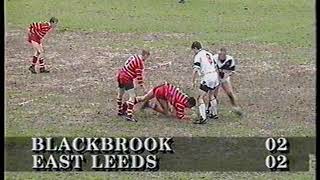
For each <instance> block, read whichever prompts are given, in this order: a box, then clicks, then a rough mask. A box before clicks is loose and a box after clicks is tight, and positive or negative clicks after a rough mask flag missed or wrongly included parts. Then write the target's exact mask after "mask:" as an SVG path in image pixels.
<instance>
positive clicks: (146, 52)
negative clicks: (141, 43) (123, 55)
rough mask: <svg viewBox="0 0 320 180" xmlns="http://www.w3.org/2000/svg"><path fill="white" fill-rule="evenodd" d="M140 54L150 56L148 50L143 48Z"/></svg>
mask: <svg viewBox="0 0 320 180" xmlns="http://www.w3.org/2000/svg"><path fill="white" fill-rule="evenodd" d="M141 54H142V56H145V55H148V56H150V51H147V50H145V49H143V50H142V53H141Z"/></svg>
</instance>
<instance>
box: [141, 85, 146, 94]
mask: <svg viewBox="0 0 320 180" xmlns="http://www.w3.org/2000/svg"><path fill="white" fill-rule="evenodd" d="M140 87H141V91H142V92H143V93H144V94H146V88H145V87H144V85H141V86H140Z"/></svg>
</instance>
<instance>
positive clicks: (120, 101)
mask: <svg viewBox="0 0 320 180" xmlns="http://www.w3.org/2000/svg"><path fill="white" fill-rule="evenodd" d="M117 105H118V113H119V114H121V113H122V98H117Z"/></svg>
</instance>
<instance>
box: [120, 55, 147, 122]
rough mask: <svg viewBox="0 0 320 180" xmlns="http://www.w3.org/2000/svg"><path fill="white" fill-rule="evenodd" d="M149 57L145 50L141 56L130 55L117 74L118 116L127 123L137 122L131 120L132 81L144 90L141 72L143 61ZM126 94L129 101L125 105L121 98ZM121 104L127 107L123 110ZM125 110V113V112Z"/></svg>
mask: <svg viewBox="0 0 320 180" xmlns="http://www.w3.org/2000/svg"><path fill="white" fill-rule="evenodd" d="M149 56H150V52H149V51H146V50H142V53H141V55H132V56H130V57H129V58H128V60H127V61H126V62H125V65H124V67H123V68H122V69H121V70H120V71H119V72H118V77H117V81H118V88H119V90H118V97H117V104H118V115H119V116H122V115H126V119H127V120H128V121H133V122H137V121H136V119H134V118H133V115H132V114H133V106H134V104H135V97H136V93H135V89H134V88H135V87H134V80H135V79H136V80H137V81H138V84H139V85H140V87H141V88H142V89H143V91H144V90H145V88H144V83H143V70H144V61H145V60H146V59H148V57H149ZM125 92H127V93H128V94H129V100H128V101H127V102H126V103H122V98H123V95H124V93H125ZM123 104H126V105H127V107H126V108H123ZM125 110H126V112H125Z"/></svg>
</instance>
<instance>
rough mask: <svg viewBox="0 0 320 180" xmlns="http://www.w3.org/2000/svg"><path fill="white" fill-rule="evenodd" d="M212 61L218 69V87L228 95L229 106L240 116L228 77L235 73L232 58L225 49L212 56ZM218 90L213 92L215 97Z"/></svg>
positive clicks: (234, 64)
mask: <svg viewBox="0 0 320 180" xmlns="http://www.w3.org/2000/svg"><path fill="white" fill-rule="evenodd" d="M213 58H214V60H215V61H216V62H217V65H218V68H219V76H220V86H221V87H222V89H223V90H224V92H225V93H226V94H227V95H228V97H229V99H230V102H231V105H232V106H233V110H234V112H235V113H237V114H238V115H240V116H241V115H242V112H241V110H240V107H239V106H238V105H237V103H236V97H235V95H234V92H233V89H232V86H231V81H230V76H231V75H232V73H234V71H235V67H236V63H235V60H234V59H233V57H232V56H229V55H227V49H226V48H221V49H220V51H219V52H218V54H215V55H213ZM218 92H219V91H218V90H217V91H215V97H217V96H218Z"/></svg>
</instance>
